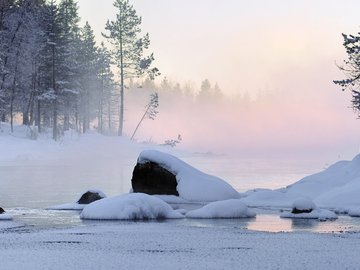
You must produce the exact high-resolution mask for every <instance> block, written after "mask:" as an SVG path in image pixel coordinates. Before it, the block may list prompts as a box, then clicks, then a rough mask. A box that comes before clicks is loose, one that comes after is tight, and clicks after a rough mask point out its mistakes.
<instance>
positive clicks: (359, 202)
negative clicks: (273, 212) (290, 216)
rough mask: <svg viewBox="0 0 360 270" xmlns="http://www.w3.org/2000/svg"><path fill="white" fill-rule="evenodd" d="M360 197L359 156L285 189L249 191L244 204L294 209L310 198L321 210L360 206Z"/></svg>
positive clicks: (338, 163) (336, 164)
mask: <svg viewBox="0 0 360 270" xmlns="http://www.w3.org/2000/svg"><path fill="white" fill-rule="evenodd" d="M359 194H360V155H358V156H356V157H355V158H354V159H353V160H352V161H339V162H337V163H335V164H334V165H332V166H330V167H329V168H327V169H326V170H324V171H322V172H320V173H316V174H313V175H310V176H307V177H305V178H303V179H301V180H300V181H298V182H296V183H294V184H292V185H290V186H288V187H286V188H283V189H279V190H273V191H272V190H258V191H257V190H255V191H253V192H248V193H247V197H246V198H244V199H243V201H244V202H245V203H246V204H248V205H250V206H269V207H291V203H292V202H293V201H295V200H297V199H301V198H310V199H312V200H313V201H314V203H315V204H316V205H318V206H319V207H326V208H341V209H353V208H356V207H360V196H359Z"/></svg>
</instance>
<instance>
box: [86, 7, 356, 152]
mask: <svg viewBox="0 0 360 270" xmlns="http://www.w3.org/2000/svg"><path fill="white" fill-rule="evenodd" d="M112 2H113V0H102V1H95V0H80V1H79V6H80V16H81V17H82V19H83V22H84V21H86V20H88V21H89V23H90V24H91V25H92V27H93V28H94V30H95V33H96V35H97V36H98V37H99V40H100V33H101V31H104V30H103V29H104V25H105V22H106V20H107V19H108V18H110V19H112V18H114V16H115V9H114V8H113V6H112ZM130 2H131V3H133V4H134V7H135V8H136V10H137V12H138V14H139V15H141V16H142V18H143V30H144V31H146V32H149V34H150V38H151V51H152V52H154V55H155V58H156V66H157V67H159V69H160V70H161V72H162V74H163V75H164V76H167V77H168V78H169V79H171V80H175V81H180V82H186V81H192V82H194V83H195V85H198V86H199V85H200V82H201V81H202V80H203V79H205V78H208V79H209V80H210V81H211V82H212V83H215V82H218V83H219V85H220V87H221V89H222V90H223V91H224V92H225V93H227V94H228V95H236V94H243V93H244V92H245V91H247V92H249V93H250V94H251V95H252V96H254V97H256V95H257V93H258V92H259V91H260V90H261V91H266V92H269V93H272V92H274V93H276V95H279V94H278V93H284V94H282V95H280V96H282V97H283V100H282V103H283V104H287V105H289V104H290V106H288V109H289V110H291V109H292V108H294V110H295V108H296V111H297V112H296V114H297V115H298V116H297V118H298V119H297V123H298V125H299V126H298V127H297V129H298V131H297V132H296V134H295V133H294V132H291V131H289V130H287V129H289V128H290V129H294V127H291V125H290V126H289V123H291V119H289V117H294V112H291V113H290V114H289V116H288V117H287V116H286V115H284V113H283V110H285V109H284V108H282V109H281V110H280V109H278V106H277V107H276V106H275V104H274V103H273V102H274V101H273V100H269V104H267V105H266V106H263V107H267V108H270V110H271V115H272V118H271V119H270V120H268V121H267V123H268V125H269V127H268V128H267V131H268V132H269V133H270V134H272V137H271V138H273V139H271V140H266V139H264V138H263V137H261V136H260V137H259V139H258V140H255V141H252V142H251V143H250V144H251V145H256V144H257V145H262V146H261V147H264V148H266V147H269V149H272V148H276V147H274V145H273V144H281V143H284V144H285V145H287V144H299V145H301V147H302V148H306V147H309V148H310V147H311V148H313V145H314V144H316V142H317V141H319V144H322V145H323V146H322V147H323V148H326V147H329V148H331V147H332V146H334V145H338V146H336V148H337V150H336V151H337V152H341V149H344V152H346V153H347V154H344V155H348V156H350V155H353V154H356V153H357V152H359V146H360V120H356V116H355V115H354V113H353V111H352V110H351V109H349V106H350V97H349V95H348V94H346V93H343V92H341V90H340V88H339V87H337V86H335V85H333V83H332V80H334V79H339V78H342V74H341V73H340V72H339V71H338V69H337V67H336V65H335V62H337V63H341V61H342V60H343V59H345V56H346V55H345V53H344V49H343V47H342V36H341V33H342V32H344V33H357V32H358V31H359V30H360V27H359V26H360V18H359V15H358V11H359V10H360V1H355V0H346V1H340V0H336V1H335V0H318V1H311V0H301V1H300V0H294V1H289V0H274V1H267V0H253V1H242V0H227V1H215V0H196V1H194V0H151V1H149V0H134V1H130ZM160 79H161V78H159V80H160ZM285 93H286V94H285ZM295 103H296V104H295ZM262 109H263V108H259V111H261V110H262ZM229 117H235V116H229ZM249 117H254V118H253V119H246V120H247V121H249V122H250V123H251V122H252V123H255V124H258V125H263V124H261V121H260V119H259V117H261V116H255V115H254V114H251V115H249ZM230 122H231V121H230ZM151 124H152V125H153V124H154V123H151ZM158 124H159V125H160V124H161V121H158ZM129 125H130V126H131V124H129ZM149 125H150V123H149ZM179 125H180V124H179ZM204 125H205V124H204ZM209 125H210V124H209ZM262 127H263V126H262ZM262 127H260V129H261V128H262ZM206 128H208V129H209V130H213V131H214V130H216V127H211V125H210V126H209V127H206ZM177 129H179V130H184V129H185V130H186V127H185V126H179V127H177ZM226 129H229V130H228V131H226V132H222V133H220V132H219V134H217V133H216V132H212V134H213V136H214V140H215V138H216V142H217V144H219V148H222V147H224V149H225V148H226V147H228V146H226V145H221V144H220V143H219V142H220V141H221V140H226V141H231V142H232V143H233V144H236V136H237V135H236V134H238V133H239V132H240V131H238V130H236V127H234V126H232V125H230V124H229V125H226ZM251 130H252V129H250V130H249V131H248V134H242V136H244V138H254V134H252V133H251ZM311 130H314V132H315V133H316V135H317V136H315V139H312V140H311V142H309V140H308V139H305V138H306V136H307V135H308V133H309V132H311ZM143 132H144V133H146V131H143ZM186 133H188V134H189V135H188V138H187V139H188V141H187V143H188V144H189V146H194V147H195V146H196V145H201V139H200V138H198V137H196V135H190V134H191V131H188V132H186ZM240 133H241V132H240ZM225 134H233V137H234V138H232V136H230V135H227V136H228V137H226V136H225ZM286 134H288V135H286ZM139 135H140V134H139ZM147 136H149V134H146V135H144V137H147ZM189 136H190V137H189ZM277 136H278V138H277V139H276V140H275V137H277ZM294 136H295V137H296V139H295V138H294ZM230 137H231V138H230ZM302 138H303V139H302ZM357 138H359V139H357ZM344 141H346V142H348V143H347V144H346V143H345V142H344ZM184 143H185V142H184ZM211 144H212V145H215V143H214V141H212V138H211V137H210V138H209V139H208V142H207V145H211ZM270 144H271V147H270ZM344 144H345V145H344ZM203 146H204V145H201V148H204V147H206V146H204V147H203ZM334 147H335V146H334ZM215 148H216V147H215ZM280 148H281V147H280ZM269 151H270V150H269ZM339 154H341V153H339Z"/></svg>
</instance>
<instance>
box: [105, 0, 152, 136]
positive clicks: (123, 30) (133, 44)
mask: <svg viewBox="0 0 360 270" xmlns="http://www.w3.org/2000/svg"><path fill="white" fill-rule="evenodd" d="M114 6H115V7H116V8H117V15H116V20H115V21H108V22H107V24H106V28H105V29H106V30H107V31H108V33H107V34H103V35H104V36H105V37H106V38H108V40H109V41H110V43H111V44H112V45H113V47H114V49H113V56H114V59H115V60H116V65H117V67H118V68H119V72H120V108H119V114H120V115H119V130H118V135H119V136H122V134H123V122H124V89H125V80H126V79H130V78H134V77H139V76H141V75H143V74H145V73H147V74H148V75H149V77H150V78H154V77H155V76H157V75H158V74H159V70H158V69H157V68H151V64H152V62H153V60H154V56H153V54H151V55H150V56H147V57H144V56H143V55H144V50H146V49H148V47H149V44H150V39H149V34H145V36H143V37H139V36H140V33H141V29H140V25H141V17H139V16H138V15H137V14H136V11H135V9H134V7H133V6H132V5H130V3H129V1H128V0H116V1H115V3H114Z"/></svg>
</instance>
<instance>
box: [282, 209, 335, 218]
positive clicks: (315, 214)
mask: <svg viewBox="0 0 360 270" xmlns="http://www.w3.org/2000/svg"><path fill="white" fill-rule="evenodd" d="M280 217H282V218H301V219H318V220H321V221H325V220H333V219H337V218H338V217H337V215H336V214H335V213H334V212H332V211H330V210H324V209H315V210H313V211H311V212H310V213H301V214H293V213H291V212H284V213H282V214H281V215H280Z"/></svg>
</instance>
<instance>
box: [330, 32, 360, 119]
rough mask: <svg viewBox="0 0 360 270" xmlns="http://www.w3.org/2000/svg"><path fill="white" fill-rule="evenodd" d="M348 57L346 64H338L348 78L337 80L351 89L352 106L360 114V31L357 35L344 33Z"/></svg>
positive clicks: (337, 82) (342, 85) (343, 86)
mask: <svg viewBox="0 0 360 270" xmlns="http://www.w3.org/2000/svg"><path fill="white" fill-rule="evenodd" d="M342 35H343V38H344V43H343V46H344V47H345V50H346V53H347V56H348V59H347V60H344V66H338V67H339V69H340V70H341V71H343V72H344V74H345V76H346V77H347V79H344V80H336V81H334V83H335V84H337V85H340V86H341V87H342V90H343V91H345V90H346V89H348V90H350V91H351V93H352V101H351V102H352V107H353V109H354V110H355V111H357V112H358V115H359V116H360V61H359V59H360V33H358V34H357V35H355V36H354V35H346V34H342Z"/></svg>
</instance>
